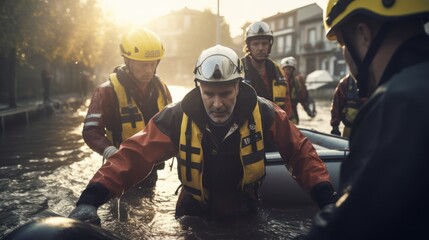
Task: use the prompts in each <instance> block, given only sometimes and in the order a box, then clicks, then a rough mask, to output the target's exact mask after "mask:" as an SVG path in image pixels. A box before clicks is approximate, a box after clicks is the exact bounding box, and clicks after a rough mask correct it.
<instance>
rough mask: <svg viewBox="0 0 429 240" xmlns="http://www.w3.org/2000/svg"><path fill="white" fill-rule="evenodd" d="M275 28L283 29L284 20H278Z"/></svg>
mask: <svg viewBox="0 0 429 240" xmlns="http://www.w3.org/2000/svg"><path fill="white" fill-rule="evenodd" d="M277 28H278V30H281V29H284V28H285V20H284V19H283V18H280V19H279V21H278V26H277Z"/></svg>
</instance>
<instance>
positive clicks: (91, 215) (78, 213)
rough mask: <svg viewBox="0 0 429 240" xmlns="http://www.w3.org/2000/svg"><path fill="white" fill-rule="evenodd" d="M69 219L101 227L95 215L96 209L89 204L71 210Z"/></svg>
mask: <svg viewBox="0 0 429 240" xmlns="http://www.w3.org/2000/svg"><path fill="white" fill-rule="evenodd" d="M69 218H73V219H77V220H80V221H83V222H87V223H91V224H94V225H97V226H100V225H101V221H100V217H99V216H98V214H97V208H96V207H95V206H93V205H90V204H80V205H78V206H76V207H75V209H73V211H72V212H71V213H70V215H69Z"/></svg>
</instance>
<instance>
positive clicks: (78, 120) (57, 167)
mask: <svg viewBox="0 0 429 240" xmlns="http://www.w3.org/2000/svg"><path fill="white" fill-rule="evenodd" d="M170 90H171V91H172V95H173V100H174V101H179V100H180V99H181V98H182V97H183V96H184V94H186V92H187V91H189V89H188V88H184V87H177V86H172V87H170ZM88 104H89V100H87V101H86V102H85V103H83V104H82V106H81V107H80V108H78V109H65V108H63V109H60V110H56V111H55V112H54V114H53V115H52V116H50V117H44V118H41V119H38V120H36V121H33V122H31V123H30V125H29V126H25V125H23V126H15V127H13V128H10V129H7V131H6V132H5V133H3V135H2V136H1V141H0V147H1V151H0V191H1V192H2V194H1V196H0V222H1V225H0V238H3V237H4V236H5V235H6V234H7V233H8V232H10V231H12V230H13V229H14V228H16V227H18V226H20V225H22V224H24V223H26V222H27V221H29V220H31V219H36V218H39V217H43V216H47V215H48V214H49V213H56V214H59V215H62V216H67V215H68V214H69V213H70V212H71V210H72V209H73V208H74V204H75V203H76V201H77V199H78V197H79V195H80V193H81V192H82V190H83V189H84V188H85V186H86V184H87V183H88V181H89V179H90V178H91V177H92V176H93V174H94V173H95V172H96V170H97V169H98V168H99V167H100V166H101V164H102V157H101V156H100V155H98V154H97V153H94V152H93V151H92V150H91V149H89V148H88V147H87V146H86V144H85V143H84V141H83V139H82V136H81V131H82V126H83V125H82V123H83V119H84V117H85V114H86V110H87V105H88ZM316 104H317V111H318V115H317V117H316V118H315V119H309V118H308V117H307V116H306V114H305V112H304V111H302V112H300V114H301V115H300V118H301V123H302V126H304V127H309V128H312V129H315V130H318V131H324V132H328V131H329V129H330V126H329V119H330V116H329V105H330V102H329V101H320V102H317V101H316ZM167 163H168V164H167V165H166V167H165V169H164V170H162V171H160V172H159V180H158V182H157V185H156V187H155V188H154V189H153V191H149V192H148V191H146V192H142V193H141V195H140V194H136V195H133V196H131V197H130V198H129V199H127V200H126V201H122V202H120V203H119V204H118V202H117V201H116V200H112V201H111V202H110V203H108V204H105V205H103V206H102V207H100V209H99V211H98V213H99V215H100V217H101V221H102V227H103V228H105V229H108V230H109V231H112V232H114V233H116V234H119V235H121V236H124V237H127V238H129V239H159V238H162V239H278V238H281V239H291V238H293V237H295V236H297V235H299V234H302V233H305V232H306V231H307V230H308V228H309V227H310V225H311V219H312V217H313V215H314V213H315V211H316V210H317V209H315V208H313V207H307V208H301V207H300V208H293V209H270V208H267V209H263V210H262V211H261V212H260V214H258V216H257V217H255V218H252V219H248V220H242V221H239V222H238V221H237V222H233V223H224V224H223V223H222V224H221V223H211V222H206V221H201V219H199V218H182V219H175V218H174V210H175V204H176V199H177V196H176V195H175V194H174V193H175V191H176V189H177V187H178V186H179V185H180V184H179V181H178V179H177V174H176V166H175V165H174V166H172V167H171V168H170V166H169V165H170V164H171V163H172V160H169V161H168V162H167ZM137 192H138V191H137Z"/></svg>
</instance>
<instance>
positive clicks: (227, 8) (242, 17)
mask: <svg viewBox="0 0 429 240" xmlns="http://www.w3.org/2000/svg"><path fill="white" fill-rule="evenodd" d="M99 1H100V2H101V4H102V5H103V6H104V7H105V8H106V9H108V10H109V11H112V15H114V16H112V17H114V18H116V19H117V21H118V22H120V23H125V22H129V23H133V24H136V25H142V24H144V23H146V22H147V21H148V20H149V19H152V18H156V17H159V16H163V15H166V14H168V13H170V12H171V11H174V10H180V9H182V8H184V7H188V8H190V9H195V10H204V9H211V11H212V12H213V13H215V14H216V13H217V3H218V1H219V12H220V15H221V16H224V17H225V19H226V21H227V22H228V24H229V25H230V27H231V34H232V36H233V37H234V36H236V35H239V34H241V29H240V28H241V26H242V25H243V24H244V23H245V22H247V21H250V22H252V21H257V20H260V19H262V18H264V17H268V16H271V15H274V14H276V13H278V12H287V11H290V10H292V9H294V8H297V7H302V6H305V5H308V4H311V3H315V2H316V3H318V4H319V5H320V6H324V5H325V2H326V0H152V1H147V0H99Z"/></svg>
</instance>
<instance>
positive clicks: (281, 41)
mask: <svg viewBox="0 0 429 240" xmlns="http://www.w3.org/2000/svg"><path fill="white" fill-rule="evenodd" d="M276 46H277V53H283V52H284V51H285V37H284V36H279V37H277V42H276Z"/></svg>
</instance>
